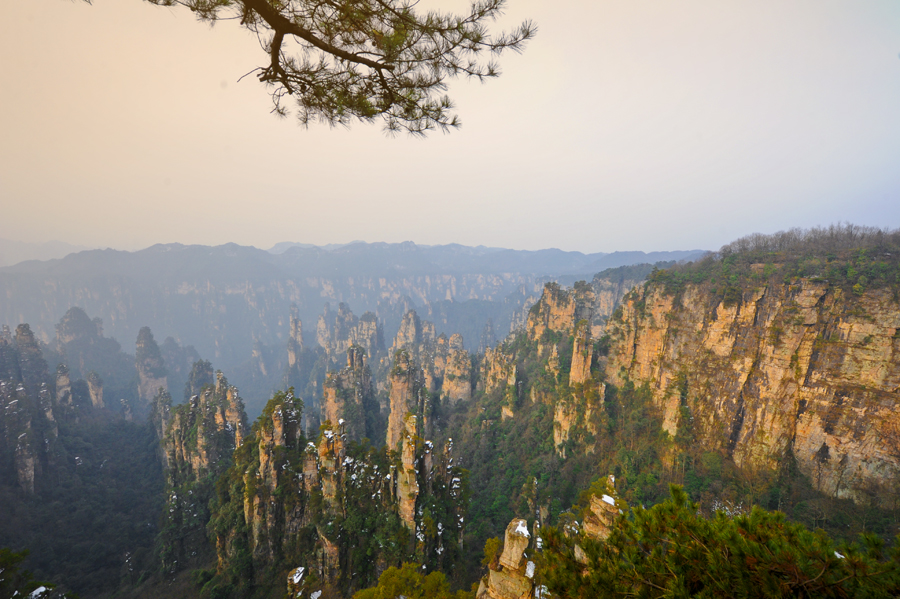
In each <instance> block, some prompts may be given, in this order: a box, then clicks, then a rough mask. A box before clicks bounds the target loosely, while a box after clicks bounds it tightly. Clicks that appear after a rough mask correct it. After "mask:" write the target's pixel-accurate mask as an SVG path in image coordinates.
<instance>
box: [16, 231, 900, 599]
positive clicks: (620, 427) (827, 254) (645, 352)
mask: <svg viewBox="0 0 900 599" xmlns="http://www.w3.org/2000/svg"><path fill="white" fill-rule="evenodd" d="M757 241H759V240H757ZM776 241H778V240H776ZM851 241H852V242H853V243H854V244H857V243H858V241H859V240H851ZM876 241H877V240H876ZM779 243H781V242H780V241H779ZM793 243H794V245H793V246H790V245H788V247H781V246H777V244H775V243H774V242H769V241H766V240H763V241H762V242H758V243H757V244H756V245H754V246H752V247H749V248H747V247H743V246H740V245H738V246H736V247H732V248H728V251H725V249H723V251H722V252H720V253H719V254H718V255H714V256H710V257H707V258H705V259H703V260H700V261H697V262H695V263H693V264H687V265H671V264H670V265H668V268H664V269H660V268H657V269H652V268H651V267H646V268H643V267H642V268H639V269H634V268H631V269H629V268H630V267H628V268H620V269H618V270H613V271H606V272H605V273H601V274H600V275H597V276H595V277H594V278H593V279H592V280H591V281H590V282H583V281H582V282H576V283H575V284H574V285H573V286H572V287H567V286H565V285H562V284H560V283H558V282H552V281H551V282H546V281H545V282H544V284H543V286H542V287H541V289H540V294H539V295H537V296H536V297H535V301H534V302H533V303H532V304H528V303H526V302H524V301H523V303H522V306H520V307H517V308H516V310H511V311H510V320H509V322H510V323H511V325H510V328H511V333H510V334H508V335H505V334H502V336H503V337H504V339H503V340H502V341H500V342H499V343H498V342H487V341H486V337H487V335H486V334H485V332H484V331H483V330H482V334H481V335H478V340H477V344H476V345H475V349H473V344H472V341H471V340H467V339H466V336H465V334H462V335H461V334H459V333H458V332H449V331H446V330H442V328H441V326H440V325H439V324H438V322H436V321H435V320H432V315H433V314H435V311H434V310H433V309H429V308H428V307H421V306H419V307H416V306H410V305H409V304H407V303H405V302H398V303H397V304H395V305H394V307H393V308H392V310H395V311H396V310H397V309H398V307H397V306H400V307H402V308H403V312H402V314H400V316H399V317H398V319H397V326H396V329H395V332H393V333H391V332H389V331H387V329H386V325H385V320H384V319H383V318H382V317H381V316H380V315H379V313H378V312H376V311H368V312H364V313H362V314H361V315H359V316H357V315H356V314H355V313H354V312H353V311H352V310H351V309H350V307H349V306H348V305H347V304H346V303H338V304H337V306H336V307H331V306H329V307H328V308H327V309H326V310H324V311H321V312H318V313H317V314H316V315H315V317H314V318H307V317H305V316H304V315H303V313H302V312H301V310H300V308H299V306H295V307H294V308H293V309H291V307H290V305H288V306H286V307H285V308H284V313H283V314H280V315H279V318H280V319H281V320H282V321H283V325H282V326H283V332H282V335H283V337H284V339H285V342H284V343H283V344H282V345H281V347H280V349H277V350H276V349H273V348H269V349H266V348H265V347H262V346H256V349H255V350H254V351H257V352H258V358H257V360H258V365H261V366H262V367H265V368H271V364H272V362H267V361H266V360H267V358H266V355H265V351H269V352H272V353H273V355H276V356H280V357H278V360H280V361H281V364H282V368H281V371H280V373H278V374H277V376H279V377H280V385H281V390H279V391H278V392H276V393H273V394H271V395H270V397H269V399H268V401H267V402H266V403H265V405H264V406H260V407H259V408H258V410H256V412H257V413H259V414H260V415H259V417H258V418H255V422H253V423H252V424H250V422H251V420H253V419H252V418H250V417H248V412H249V411H250V410H248V408H247V407H246V406H245V400H244V399H242V392H241V391H239V389H238V388H237V387H235V386H233V385H231V384H230V383H229V380H230V379H226V378H225V375H224V374H222V373H221V372H220V373H215V372H214V369H213V367H212V365H211V364H210V363H209V362H205V361H203V360H200V359H199V352H197V351H196V350H193V349H192V348H185V347H183V346H181V345H179V344H178V343H176V342H175V341H174V340H173V341H172V342H171V343H169V342H168V341H167V342H164V343H163V344H161V345H158V344H157V343H156V341H155V339H154V335H153V332H151V329H150V328H146V329H139V331H138V332H137V334H136V345H135V347H136V350H135V357H134V358H130V356H127V355H126V354H124V352H122V351H121V349H120V348H119V347H118V346H117V345H115V346H114V345H113V343H114V342H113V341H112V340H110V339H108V338H106V337H104V335H103V329H102V327H101V326H100V325H99V323H98V322H96V321H92V320H91V319H90V318H89V317H88V316H87V315H85V314H83V312H81V311H80V310H75V311H70V312H69V313H68V314H67V315H66V317H64V319H63V322H62V323H60V326H57V327H56V338H55V342H54V345H50V346H42V345H41V343H40V342H39V341H38V339H37V337H36V336H35V335H34V334H33V333H32V332H31V329H30V327H28V326H27V325H21V326H19V328H18V329H17V330H16V333H15V335H13V334H12V332H11V331H9V330H8V329H7V332H5V333H4V335H3V336H2V337H0V368H2V370H0V379H2V383H0V397H2V401H3V405H2V406H0V408H2V409H3V412H2V414H3V428H2V429H0V430H2V434H3V437H2V441H3V444H2V445H0V448H2V458H3V462H2V466H3V470H2V472H3V479H2V485H0V487H2V488H0V490H2V492H3V494H2V497H3V498H4V501H5V502H7V503H9V505H11V506H13V508H12V509H15V510H19V511H20V512H21V513H31V512H29V510H35V509H36V508H35V506H41V505H44V503H45V502H46V498H48V497H51V496H53V494H54V493H59V492H60V491H59V489H60V481H61V480H65V481H79V480H84V481H87V480H88V479H89V477H91V476H93V477H96V476H99V475H100V473H101V472H102V469H103V468H104V467H110V466H112V465H116V466H117V467H118V465H117V464H116V460H115V458H114V457H113V456H110V457H109V458H108V459H109V460H110V461H108V462H102V461H101V462H100V463H99V464H98V463H97V461H96V460H94V461H92V462H91V466H90V469H88V468H85V467H84V459H85V458H84V456H88V455H98V454H99V452H98V451H95V450H94V449H92V448H90V447H89V444H87V445H86V441H85V436H84V433H83V432H81V431H82V430H83V427H84V425H85V424H86V423H95V426H101V425H102V426H107V427H108V429H103V430H115V429H116V427H120V428H122V429H123V430H127V431H134V430H135V428H134V427H139V426H141V424H140V423H141V422H144V423H146V424H144V425H143V426H145V427H146V428H145V429H144V430H146V434H147V435H151V436H152V438H153V439H154V442H153V443H149V444H144V445H143V446H142V447H143V448H144V449H143V451H144V452H145V454H144V457H145V458H146V461H144V462H142V464H143V466H142V467H143V468H145V471H146V472H148V473H155V474H153V475H152V476H148V477H147V479H148V480H156V481H157V482H156V483H155V484H156V485H157V487H156V489H157V490H156V491H155V494H154V493H150V494H151V495H153V496H154V497H156V498H157V501H158V503H157V504H156V506H157V509H158V515H159V516H160V520H159V524H158V525H157V526H156V527H151V530H152V531H153V535H152V539H153V543H152V544H151V543H149V542H148V539H149V535H148V534H147V527H146V521H145V520H141V518H143V519H146V511H144V512H140V514H137V513H135V515H134V518H135V522H137V523H139V524H140V526H136V527H134V526H133V527H132V529H133V530H134V531H141V533H142V534H137V532H135V534H134V535H133V536H131V537H128V539H127V541H123V543H127V544H130V549H128V550H127V551H126V553H127V554H128V557H127V558H125V557H118V558H117V557H115V555H113V553H107V554H104V555H105V556H106V557H105V558H104V559H106V560H107V561H106V562H104V563H109V564H116V563H118V564H119V567H120V568H121V573H120V574H119V576H118V579H117V582H115V583H110V582H109V581H108V580H107V581H106V583H105V584H106V586H105V587H104V585H103V584H102V583H99V582H96V581H94V582H92V583H91V584H93V585H94V586H91V585H90V584H88V583H87V582H84V581H79V582H78V585H80V586H77V587H76V588H77V589H78V590H80V591H82V592H85V591H87V592H90V593H91V594H93V595H97V596H102V594H103V593H111V592H113V590H114V589H118V591H117V592H120V593H128V594H130V596H134V597H144V596H147V597H149V596H156V595H159V594H160V593H162V592H166V593H167V594H168V595H169V596H183V597H206V596H210V597H238V596H240V597H281V596H283V595H284V594H285V593H286V592H288V593H290V595H291V596H292V597H301V598H306V597H309V598H320V597H321V598H323V599H326V598H329V597H348V596H350V595H352V594H353V593H356V592H358V591H360V590H362V589H363V588H365V587H371V586H373V585H375V584H376V583H377V582H378V581H379V578H380V577H381V576H382V575H383V574H386V573H388V572H389V571H390V569H391V568H392V567H395V566H396V567H399V566H401V565H402V564H404V563H412V564H415V568H416V571H419V572H422V574H423V575H424V574H426V573H431V572H435V573H445V574H446V576H447V579H448V580H449V581H450V583H451V584H452V585H453V586H454V587H456V588H460V589H468V588H472V592H473V593H474V594H476V595H477V596H478V597H481V598H486V597H490V598H493V599H513V598H519V597H524V596H526V595H527V596H536V594H537V596H544V594H545V593H546V592H547V591H546V589H544V587H543V586H542V584H543V583H542V580H543V579H544V574H545V573H544V572H543V571H542V568H544V567H545V562H544V561H543V560H542V559H541V557H540V555H541V551H542V550H543V549H542V541H541V538H542V535H543V534H544V533H543V531H544V530H545V529H549V528H551V527H552V528H554V529H558V530H560V531H562V533H563V534H566V535H569V536H570V537H571V538H572V539H575V541H573V542H574V543H575V545H574V547H575V549H574V551H575V559H576V561H578V563H584V564H587V563H588V560H587V558H586V557H585V556H584V555H583V553H584V550H583V549H581V546H580V545H579V544H578V543H580V542H582V541H579V540H578V539H603V538H605V536H606V535H608V534H609V531H610V530H611V529H612V528H613V527H614V526H616V524H615V522H616V520H617V518H618V514H619V512H620V510H623V509H627V508H626V506H628V505H635V506H638V505H641V504H653V503H656V502H658V501H660V500H661V499H663V498H665V497H666V496H667V494H668V490H667V488H668V485H669V483H677V484H680V485H683V486H684V489H685V492H686V493H687V494H688V495H689V496H690V497H691V498H692V499H694V500H695V501H698V502H699V505H698V508H697V510H698V511H699V512H700V513H703V514H714V513H717V512H718V513H720V514H722V516H720V517H735V516H736V515H740V514H742V513H746V512H747V511H748V510H749V509H750V507H751V506H753V505H761V506H763V507H767V508H770V509H779V510H782V511H784V512H785V513H786V514H787V515H788V516H789V517H790V518H793V519H796V520H798V521H800V522H804V523H806V524H808V525H809V526H815V527H820V528H823V529H825V530H827V531H829V532H830V533H831V534H833V535H839V536H841V537H844V536H852V535H854V534H856V533H857V532H872V531H874V532H876V533H879V534H882V535H885V536H890V535H892V534H893V533H895V532H896V531H897V529H898V528H897V527H898V525H900V521H898V519H897V510H896V508H897V497H900V493H898V488H900V487H898V485H900V358H898V351H900V345H898V339H900V264H898V260H900V258H898V257H900V252H897V251H895V249H894V246H891V245H889V244H888V245H887V246H885V245H884V244H883V243H882V242H881V241H878V243H881V245H878V243H868V245H864V246H858V245H852V246H849V247H845V246H841V245H840V244H839V243H837V242H834V241H833V240H832V241H831V242H829V243H831V245H829V246H828V248H827V251H820V250H818V249H816V248H815V247H814V248H812V249H810V248H809V247H806V246H801V244H798V243H797V242H793ZM798 246H800V247H799V249H798ZM773 247H774V249H773ZM301 249H302V248H301ZM289 251H297V250H289ZM647 276H649V280H647V281H642V280H643V279H644V277H647ZM428 306H433V304H428ZM377 309H378V306H377V305H376V310H377ZM382 313H384V312H382ZM313 323H315V324H313ZM498 336H501V335H498ZM101 356H102V357H103V358H102V359H101V358H100V357H101ZM129 359H130V360H131V362H130V363H128V364H126V363H127V362H128V360H129ZM170 361H171V364H170ZM188 363H190V364H191V366H190V367H188V366H187V364H188ZM57 364H59V366H56V365H57ZM115 364H120V366H119V367H115V366H114V365H115ZM103 365H106V366H103ZM104 367H105V368H107V370H102V368H104ZM120 371H121V372H120ZM122 372H125V373H126V374H122ZM127 373H130V374H127ZM128 376H130V377H131V379H129V380H130V381H131V382H130V383H128V384H125V383H122V382H121V381H124V380H126V379H127V377H128ZM273 376H274V375H273ZM107 381H109V382H107ZM117 381H118V382H117ZM175 381H178V382H177V383H176V382H175ZM181 381H184V384H183V387H184V393H183V395H184V397H183V400H182V398H181V397H180V396H179V395H180V388H179V386H181ZM129 385H130V386H129ZM112 389H116V390H115V391H111V390H112ZM129 389H130V391H128V390H129ZM126 392H130V393H131V395H129V396H128V397H127V398H120V397H118V396H120V395H122V394H124V393H126ZM111 393H113V395H110V394H111ZM121 399H125V401H121ZM248 405H249V404H248ZM148 415H149V418H148ZM132 435H133V436H135V437H140V436H139V435H134V433H133V432H132ZM140 438H142V439H145V438H146V437H140ZM122 442H124V441H122ZM76 451H77V452H78V453H74V452H76ZM104 455H105V454H104ZM104 459H107V458H104ZM78 460H82V462H81V463H79V461H78ZM104 464H106V466H105V465H104ZM117 472H119V474H118V475H117V476H120V477H121V476H123V475H122V474H121V470H117ZM104 475H105V474H104ZM154 477H156V478H154ZM66 488H67V489H72V488H73V486H72V483H68V484H67V487H66ZM110 501H112V499H110ZM0 532H3V534H4V536H2V537H0V544H9V543H10V542H11V541H12V542H14V541H16V539H17V537H16V536H15V535H16V534H21V533H16V532H15V531H14V530H11V529H10V530H7V529H0ZM553 534H556V533H553ZM41 538H43V537H41ZM42 542H48V541H42ZM584 543H587V541H584ZM151 545H152V546H151ZM482 547H484V552H483V557H484V560H482ZM97 551H99V549H98V550H97ZM578 551H582V555H581V556H580V557H579V554H578ZM122 555H123V556H124V555H125V553H123V554H122ZM67 559H72V558H67ZM117 559H118V560H119V561H118V562H117V561H116V560H117ZM37 566H40V567H44V566H42V565H41V564H40V563H38V564H37ZM66 572H71V570H66ZM60 580H61V581H63V577H60ZM473 585H474V586H473ZM476 589H477V590H476ZM176 590H177V593H176ZM373 596H374V595H373Z"/></svg>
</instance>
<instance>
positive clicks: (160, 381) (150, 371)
mask: <svg viewBox="0 0 900 599" xmlns="http://www.w3.org/2000/svg"><path fill="white" fill-rule="evenodd" d="M134 365H135V368H137V372H138V396H139V397H140V399H141V401H143V402H145V403H147V404H149V403H150V402H151V401H152V400H153V398H154V397H156V394H157V393H158V392H159V390H160V389H163V390H164V391H168V390H169V385H168V382H167V380H166V365H165V362H164V361H163V357H162V353H161V352H160V351H159V346H158V345H157V344H156V340H155V339H154V338H153V333H152V332H151V331H150V328H149V327H142V328H141V330H140V331H139V332H138V336H137V341H136V342H135V347H134Z"/></svg>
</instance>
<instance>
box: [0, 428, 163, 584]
mask: <svg viewBox="0 0 900 599" xmlns="http://www.w3.org/2000/svg"><path fill="white" fill-rule="evenodd" d="M53 451H54V463H53V464H51V465H48V466H47V467H46V469H45V470H44V471H43V475H44V476H43V481H44V482H43V483H41V484H40V485H39V488H38V489H37V494H36V496H35V497H23V496H22V493H21V490H20V489H18V488H17V487H16V486H15V482H14V481H15V480H16V477H15V474H11V475H10V474H8V473H7V472H3V473H2V474H3V477H2V478H3V480H4V481H12V485H8V484H6V483H5V482H4V483H3V484H0V506H3V517H2V518H0V544H2V545H7V546H11V547H13V548H14V549H18V548H21V547H28V548H30V550H31V551H30V555H29V556H28V558H27V560H26V562H25V564H26V565H27V567H28V568H29V569H31V570H33V571H35V572H36V573H37V574H38V575H39V576H40V577H41V578H43V579H45V580H49V581H51V582H54V583H57V584H63V585H65V586H67V587H69V588H71V589H73V590H74V591H76V592H78V593H80V594H83V595H85V596H93V595H97V594H100V593H103V592H109V591H112V590H113V589H115V588H116V587H118V586H120V585H130V584H134V583H137V582H138V581H139V580H141V579H142V578H143V577H146V576H148V575H149V574H150V573H152V572H154V571H155V570H156V568H157V566H156V561H155V555H154V542H155V538H156V534H157V533H158V531H159V526H158V522H159V517H160V514H161V512H162V505H163V477H162V468H161V466H160V463H159V460H158V457H157V440H156V435H155V433H154V432H153V429H152V428H151V426H150V425H149V424H143V425H138V424H135V423H131V422H124V421H122V420H121V419H117V418H112V417H109V416H108V415H103V414H96V415H89V414H81V416H80V421H79V422H77V423H76V422H74V421H72V422H70V421H66V420H63V421H61V422H60V425H59V438H58V440H57V441H56V442H55V443H54V444H53ZM39 480H40V479H39ZM0 596H4V595H2V594H0Z"/></svg>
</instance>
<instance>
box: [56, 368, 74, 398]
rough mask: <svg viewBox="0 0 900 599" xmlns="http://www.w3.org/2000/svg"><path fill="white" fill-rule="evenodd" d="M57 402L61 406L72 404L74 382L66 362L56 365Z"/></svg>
mask: <svg viewBox="0 0 900 599" xmlns="http://www.w3.org/2000/svg"><path fill="white" fill-rule="evenodd" d="M56 403H57V404H59V405H61V406H70V405H72V383H71V381H70V380H69V369H68V368H66V365H65V364H60V365H59V366H57V367H56Z"/></svg>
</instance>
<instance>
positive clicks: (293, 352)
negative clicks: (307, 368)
mask: <svg viewBox="0 0 900 599" xmlns="http://www.w3.org/2000/svg"><path fill="white" fill-rule="evenodd" d="M290 327H291V330H290V333H289V335H290V336H289V337H288V367H289V368H295V367H296V366H297V364H298V362H299V361H300V352H301V351H303V323H302V322H300V319H299V318H297V317H296V316H295V315H293V314H291V325H290Z"/></svg>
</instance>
